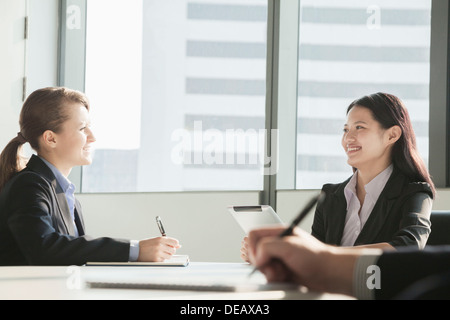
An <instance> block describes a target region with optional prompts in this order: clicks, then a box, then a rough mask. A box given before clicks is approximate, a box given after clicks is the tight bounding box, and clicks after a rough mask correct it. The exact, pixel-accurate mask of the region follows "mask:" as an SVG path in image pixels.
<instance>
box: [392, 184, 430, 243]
mask: <svg viewBox="0 0 450 320" xmlns="http://www.w3.org/2000/svg"><path fill="white" fill-rule="evenodd" d="M432 204H433V201H432V198H431V196H430V194H428V193H426V192H416V193H413V194H411V195H410V196H408V197H407V198H406V200H405V201H404V202H403V205H402V207H401V209H400V210H401V212H402V217H401V220H400V225H399V230H398V231H397V232H396V233H395V234H394V235H393V237H392V240H391V241H390V242H389V244H390V245H392V246H393V247H401V246H414V247H415V248H418V249H423V248H425V245H426V243H427V240H428V237H429V235H430V232H431V222H430V215H431V208H432Z"/></svg>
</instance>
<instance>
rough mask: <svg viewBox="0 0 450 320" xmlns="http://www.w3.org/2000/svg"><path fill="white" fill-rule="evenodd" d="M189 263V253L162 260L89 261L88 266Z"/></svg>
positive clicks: (174, 265)
mask: <svg viewBox="0 0 450 320" xmlns="http://www.w3.org/2000/svg"><path fill="white" fill-rule="evenodd" d="M188 264H189V256H188V255H174V256H172V258H170V259H167V260H165V261H162V262H95V261H94V262H87V263H86V266H88V267H91V266H99V267H101V266H104V267H108V266H110V267H126V266H130V267H131V266H135V267H186V266H187V265H188Z"/></svg>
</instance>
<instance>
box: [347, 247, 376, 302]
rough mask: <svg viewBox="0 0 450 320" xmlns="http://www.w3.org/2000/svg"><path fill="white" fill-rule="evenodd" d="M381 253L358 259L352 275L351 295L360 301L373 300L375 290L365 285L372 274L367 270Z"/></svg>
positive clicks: (374, 263)
mask: <svg viewBox="0 0 450 320" xmlns="http://www.w3.org/2000/svg"><path fill="white" fill-rule="evenodd" d="M381 254H382V251H381V250H380V252H379V253H371V254H367V255H362V256H361V257H359V258H358V260H357V261H356V265H355V270H354V273H353V294H354V296H355V297H356V298H358V299H361V300H373V299H375V290H376V289H371V288H369V286H368V285H367V280H368V278H369V277H370V276H372V275H373V273H372V272H371V271H370V270H369V271H368V269H369V267H370V266H373V265H376V264H377V262H378V259H379V257H380V255H381Z"/></svg>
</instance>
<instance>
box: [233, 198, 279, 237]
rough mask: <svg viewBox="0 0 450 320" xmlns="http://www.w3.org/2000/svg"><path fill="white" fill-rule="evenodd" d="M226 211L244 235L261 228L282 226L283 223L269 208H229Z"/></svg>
mask: <svg viewBox="0 0 450 320" xmlns="http://www.w3.org/2000/svg"><path fill="white" fill-rule="evenodd" d="M228 211H229V212H230V213H231V215H232V216H233V217H234V219H235V220H236V221H237V223H238V224H239V225H240V226H241V228H242V230H244V232H245V233H246V234H247V233H248V232H249V231H250V230H252V229H255V228H259V227H263V226H268V225H283V221H282V220H281V219H280V217H279V216H278V214H276V212H275V211H274V210H273V209H272V207H271V206H267V205H263V206H229V207H228Z"/></svg>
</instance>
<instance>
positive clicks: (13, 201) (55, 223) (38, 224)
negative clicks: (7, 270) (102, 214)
mask: <svg viewBox="0 0 450 320" xmlns="http://www.w3.org/2000/svg"><path fill="white" fill-rule="evenodd" d="M9 197H10V198H9V201H8V203H9V206H8V214H7V225H8V228H9V230H10V232H11V234H12V236H13V237H14V240H15V242H16V243H17V245H18V248H19V250H20V251H21V253H22V255H23V256H24V257H25V259H26V261H27V262H28V263H29V264H31V265H72V264H74V265H81V264H84V263H86V262H87V261H128V255H129V250H130V242H129V241H128V240H118V239H112V238H106V237H104V238H97V239H92V238H90V237H88V236H82V237H74V236H70V235H68V234H65V233H64V232H61V230H59V229H61V224H63V223H64V222H63V221H62V219H61V218H60V217H59V211H58V210H57V209H56V208H55V206H57V203H56V200H55V198H54V196H53V195H52V191H51V189H49V185H48V183H46V181H45V180H44V179H42V178H39V176H37V175H34V177H33V178H32V179H30V175H24V176H23V178H22V179H19V180H18V181H16V183H14V185H13V186H12V188H11V190H10V193H9Z"/></svg>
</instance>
